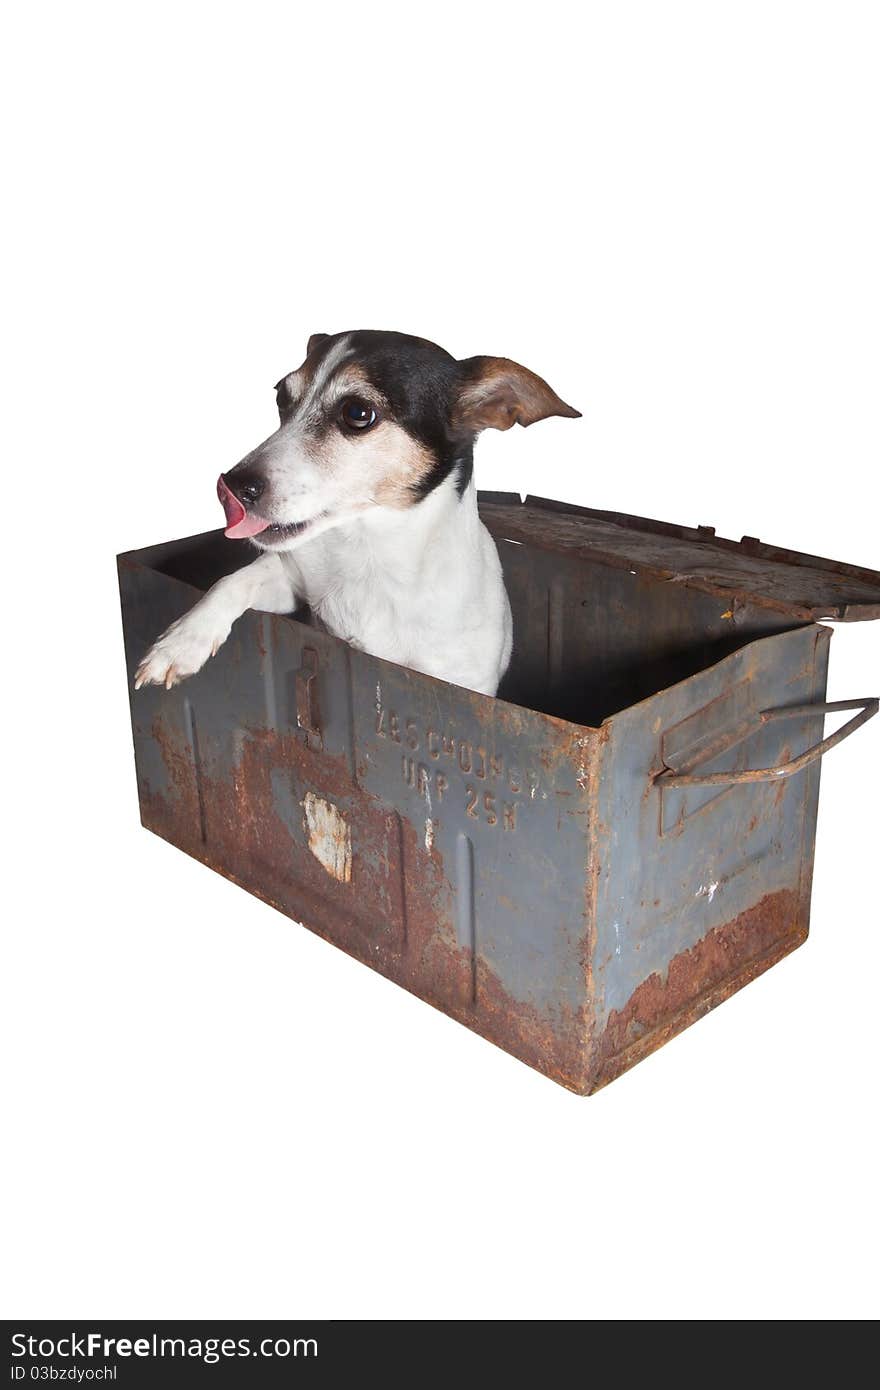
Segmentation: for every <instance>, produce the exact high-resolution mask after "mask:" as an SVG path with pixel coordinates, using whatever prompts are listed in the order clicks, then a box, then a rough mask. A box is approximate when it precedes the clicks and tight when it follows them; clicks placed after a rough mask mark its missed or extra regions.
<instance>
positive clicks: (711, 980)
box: [119, 494, 880, 1094]
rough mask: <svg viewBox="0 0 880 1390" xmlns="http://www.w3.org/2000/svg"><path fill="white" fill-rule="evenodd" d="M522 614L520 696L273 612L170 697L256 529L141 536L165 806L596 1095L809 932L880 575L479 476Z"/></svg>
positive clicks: (147, 787) (147, 725)
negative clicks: (178, 628) (845, 628)
mask: <svg viewBox="0 0 880 1390" xmlns="http://www.w3.org/2000/svg"><path fill="white" fill-rule="evenodd" d="M480 506H481V512H482V515H483V518H484V520H485V522H486V524H487V525H488V527H489V529H490V530H491V531H492V533H493V535H494V536H495V538H496V541H497V544H498V549H499V553H500V555H501V558H502V562H503V565H504V569H505V575H506V580H507V585H508V591H509V593H510V598H511V603H512V606H513V613H514V656H513V661H512V664H511V668H510V671H509V673H508V675H507V677H506V678H505V682H504V685H503V686H502V689H501V691H500V693H499V697H498V698H497V699H490V698H488V697H487V696H484V695H477V694H473V693H471V692H469V691H466V690H463V689H461V688H459V687H457V686H453V685H449V684H447V683H445V682H443V681H438V680H435V679H433V678H431V677H429V676H425V675H421V674H419V673H418V672H415V671H410V670H407V669H404V668H403V667H400V666H396V665H394V664H393V663H390V662H387V661H382V660H379V659H377V658H375V657H372V656H368V655H366V654H365V653H363V652H359V651H355V650H353V649H352V648H351V647H349V646H348V645H347V644H346V643H344V642H342V641H340V640H338V639H337V638H335V637H331V636H328V635H327V634H326V633H324V632H321V631H318V630H315V629H314V628H312V627H310V626H308V625H307V623H306V622H305V621H303V620H302V618H303V615H298V616H297V615H292V616H291V617H279V616H271V615H267V614H260V613H248V614H246V615H245V616H244V617H243V618H242V619H241V620H240V621H239V622H238V623H237V624H236V625H235V627H234V629H233V633H232V636H231V637H230V639H229V641H228V642H227V643H226V645H225V646H224V647H223V648H222V649H221V651H220V652H219V654H218V655H217V657H216V658H215V659H214V660H213V661H211V662H209V664H208V665H207V666H206V667H205V669H204V670H203V671H202V672H200V674H199V675H197V676H196V677H194V678H193V679H191V680H189V681H187V682H185V683H184V684H183V685H182V686H180V687H177V688H175V689H174V690H173V691H171V692H166V691H165V690H162V689H156V688H154V687H153V688H144V689H142V690H140V691H137V692H135V691H134V690H133V689H132V680H133V674H134V669H135V666H136V664H137V661H138V660H139V658H140V657H141V655H142V654H143V651H144V650H145V648H146V647H147V646H148V645H149V643H150V642H151V641H152V640H153V638H154V637H155V636H156V634H157V633H158V632H159V631H160V630H161V629H162V628H164V627H165V626H166V625H167V624H168V623H170V622H171V621H172V619H174V618H176V617H178V616H179V615H180V614H181V613H182V612H184V611H185V610H186V609H187V608H189V607H190V606H191V605H192V603H193V602H194V601H195V600H196V599H197V598H198V597H199V595H200V594H201V593H202V592H203V591H204V590H205V589H206V588H207V587H209V585H210V584H212V583H213V582H214V581H215V580H216V579H218V578H219V577H220V576H221V575H222V574H224V573H228V572H229V571H230V570H231V569H233V568H235V567H236V565H237V564H241V563H244V562H246V561H247V560H248V559H250V558H251V553H250V552H248V551H246V550H245V548H244V547H238V546H234V545H230V543H229V542H227V541H225V540H224V539H223V536H222V533H220V532H215V533H210V534H207V535H203V536H196V537H193V538H191V539H189V540H182V541H174V542H171V543H169V544H166V545H159V546H155V547H152V548H150V549H147V550H140V551H135V552H131V553H129V554H126V555H121V556H120V557H119V577H120V585H121V593H122V610H123V623H124V631H125V645H126V654H127V660H128V675H129V689H130V691H131V716H132V728H133V733H134V747H135V759H136V765H137V779H138V791H139V797H140V808H141V818H142V821H143V824H144V825H145V826H147V827H148V829H150V830H153V831H154V832H155V833H156V834H158V835H161V836H163V837H164V838H165V839H167V840H170V841H171V842H172V843H173V844H175V845H178V846H179V847H180V848H181V849H183V850H186V851H187V853H189V854H191V855H193V856H194V857H195V858H196V859H199V860H201V861H202V862H203V863H205V864H209V865H210V866H211V867H212V868H214V869H217V870H218V871H219V872H220V873H222V874H225V875H226V876H227V877H228V878H231V879H232V880H234V881H235V882H236V883H239V884H241V885H242V886H243V887H245V888H247V889H248V890H249V891H250V892H252V893H255V894H256V895H257V896H258V897H260V898H263V899H265V900H266V901H267V902H270V903H272V904H273V905H274V906H276V907H277V908H279V909H280V910H281V911H282V912H285V913H287V914H288V915H289V916H290V917H293V918H295V919H296V920H297V921H298V922H302V923H303V924H304V925H306V926H308V927H309V928H310V929H311V930H312V931H315V932H317V933H318V934H319V935H321V936H324V937H326V938H327V940H329V941H332V942H333V943H334V944H335V945H337V946H341V947H342V948H343V949H344V950H346V951H348V952H349V953H350V954H351V955H353V956H356V957H357V958H358V959H359V960H361V961H363V962H364V964H366V965H369V966H371V967H372V969H374V970H378V971H380V972H381V973H382V974H383V975H386V976H388V977H389V978H390V979H392V980H395V981H396V982H397V983H398V984H400V985H403V986H404V988H406V989H409V990H411V991H412V992H413V993H415V994H417V995H419V996H420V997H421V998H423V999H425V1000H427V1001H429V1002H430V1003H432V1004H434V1005H436V1006H437V1007H438V1008H440V1009H442V1010H444V1011H445V1012H446V1013H448V1014H451V1015H452V1016H453V1017H454V1018H456V1019H458V1020H459V1021H460V1022H461V1023H464V1024H466V1025H467V1026H468V1027H469V1028H472V1029H473V1030H474V1031H475V1032H478V1033H481V1034H482V1035H483V1036H484V1037H486V1038H489V1039H490V1040H491V1041H492V1042H494V1043H497V1044H498V1045H499V1046H500V1047H503V1048H505V1049H506V1050H507V1051H509V1052H511V1053H513V1054H514V1055H515V1056H516V1057H519V1058H520V1059H521V1060H522V1061H524V1062H527V1063H528V1064H529V1065H530V1066H533V1067H536V1068H537V1069H538V1070H539V1071H542V1072H544V1073H545V1074H546V1075H548V1076H550V1077H552V1078H553V1079H554V1080H556V1081H559V1082H561V1083H562V1084H563V1085H565V1086H567V1087H569V1088H570V1089H572V1090H574V1091H577V1092H580V1093H584V1094H586V1093H589V1092H591V1091H594V1090H595V1089H596V1088H597V1087H599V1086H602V1085H604V1084H605V1083H606V1082H608V1081H610V1080H612V1079H613V1078H614V1077H615V1076H617V1075H619V1073H621V1072H622V1071H624V1070H625V1069H626V1068H628V1067H630V1066H632V1065H633V1063H635V1062H637V1061H638V1060H639V1059H640V1058H642V1057H643V1056H645V1055H646V1054H647V1053H648V1052H650V1051H652V1050H653V1049H654V1048H656V1047H659V1046H660V1045H661V1044H662V1043H663V1042H665V1041H666V1039H667V1038H669V1037H671V1036H673V1035H674V1034H675V1033H677V1032H679V1031H680V1030H681V1029H683V1028H685V1027H686V1026H687V1025H688V1024H690V1023H692V1022H694V1021H695V1020H696V1019H698V1018H700V1017H701V1016H702V1015H703V1014H704V1013H706V1012H707V1011H708V1010H709V1009H711V1008H713V1007H714V1006H715V1005H716V1004H718V1003H720V1002H721V1000H723V999H725V998H726V997H727V996H728V995H729V994H731V993H733V991H734V990H737V989H739V988H740V987H741V986H742V985H744V984H746V983H747V982H748V981H749V980H751V979H753V978H754V977H755V976H756V975H758V974H760V973H761V972H762V971H763V970H766V969H767V967H768V966H770V965H773V964H774V963H775V962H776V961H777V960H779V959H780V957H782V956H784V955H785V954H786V953H787V952H788V951H791V950H793V949H794V947H795V946H798V945H800V943H801V942H802V941H803V940H804V939H805V937H806V935H807V928H808V921H809V906H810V886H811V877H812V869H813V850H814V841H815V829H816V809H817V802H818V795H819V768H820V758H821V755H822V753H824V752H826V751H827V750H828V748H829V747H831V746H833V745H834V744H835V743H837V742H839V741H840V740H841V738H843V737H845V736H846V735H847V734H848V733H851V732H852V731H853V730H854V729H855V728H856V727H857V726H858V725H860V724H862V723H864V722H865V721H866V720H867V719H868V718H870V716H871V715H872V714H873V713H876V711H877V701H876V699H874V700H855V701H849V702H845V706H846V707H847V708H849V707H851V708H852V709H853V710H858V711H859V713H857V714H855V715H854V717H852V718H851V719H850V720H849V722H848V723H847V724H846V725H845V727H844V728H843V729H841V730H840V731H838V733H837V734H835V735H833V736H831V737H830V738H828V739H825V740H824V741H823V720H824V714H825V712H826V711H827V710H828V709H830V708H838V707H840V706H834V707H832V706H828V705H826V704H824V703H823V702H824V700H825V689H826V672H827V664H828V644H829V640H830V638H831V629H830V628H827V627H822V626H821V625H819V622H818V620H819V619H821V618H836V619H843V620H853V619H860V618H876V617H880V574H877V573H874V572H872V571H869V570H865V569H860V568H857V567H855V566H852V565H845V564H838V563H835V562H832V561H828V560H823V559H819V558H817V557H815V556H806V555H799V554H795V553H793V552H790V551H785V550H780V549H777V548H774V547H772V546H767V545H762V544H760V543H759V542H758V541H757V540H754V539H751V538H745V539H744V540H743V541H742V542H738V543H736V542H732V541H725V540H721V539H720V538H717V537H716V536H715V535H714V533H713V531H712V529H711V528H706V527H701V528H698V529H696V530H693V529H689V528H685V527H680V526H671V525H666V524H663V523H660V522H653V521H647V520H644V519H642V518H637V517H629V516H621V515H617V514H612V513H603V512H595V511H588V510H586V509H579V508H575V507H568V506H564V505H562V504H559V503H554V502H547V501H544V500H542V499H536V498H529V499H528V500H527V501H526V502H525V503H521V502H520V499H519V497H518V496H516V495H507V494H483V495H482V496H481V501H480Z"/></svg>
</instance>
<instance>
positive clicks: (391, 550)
mask: <svg viewBox="0 0 880 1390" xmlns="http://www.w3.org/2000/svg"><path fill="white" fill-rule="evenodd" d="M275 391H276V396H277V405H278V415H279V425H278V428H277V430H276V431H275V433H274V434H272V435H270V436H269V438H268V439H266V440H264V442H263V443H262V444H259V445H258V446H257V448H256V449H254V450H253V451H252V452H251V453H249V454H248V455H247V456H246V457H245V458H243V459H242V460H241V462H240V463H238V464H236V466H235V467H234V468H232V469H230V471H229V472H228V473H225V474H223V473H221V475H220V478H219V480H218V483H217V491H218V495H219V498H220V501H221V503H222V504H223V508H224V511H225V513H226V535H227V536H228V537H229V538H230V539H232V540H239V539H247V540H249V541H250V543H251V544H252V545H254V546H255V547H256V548H257V549H258V550H259V551H261V552H262V553H261V554H260V555H259V557H258V558H256V559H254V560H253V561H252V562H251V563H250V564H248V565H246V566H245V567H244V568H242V569H239V570H237V571H236V572H235V573H234V574H230V575H228V576H226V577H225V578H223V579H221V580H219V582H218V583H216V584H215V585H214V586H213V588H211V589H210V590H209V591H208V593H207V594H205V596H204V598H202V599H200V600H199V602H198V603H197V604H196V605H195V607H194V608H192V609H191V610H190V611H189V612H188V613H186V614H184V616H183V617H182V618H179V619H178V620H177V622H175V623H172V625H171V627H169V628H168V630H167V631H166V632H164V633H163V634H162V635H161V637H159V638H158V639H157V641H156V642H155V643H154V645H153V646H152V647H151V648H150V650H149V651H148V652H147V654H146V656H145V657H144V658H143V660H142V661H141V663H140V666H139V667H138V670H137V673H136V677H135V686H136V687H138V688H139V687H140V686H142V685H145V684H149V683H152V684H155V685H164V686H165V687H166V688H168V689H170V688H171V687H172V686H173V685H175V684H176V683H177V682H178V681H180V680H183V679H184V678H185V677H187V676H192V675H194V674H195V673H196V672H197V671H199V670H200V669H201V668H202V666H204V664H205V662H206V661H207V660H208V659H209V658H210V657H211V656H213V655H214V654H215V653H216V652H217V650H218V648H219V647H220V646H222V644H223V643H224V642H225V641H226V638H227V637H228V636H229V632H230V629H231V627H232V624H233V623H234V622H235V620H236V618H239V617H240V616H241V615H242V614H243V613H245V612H246V611H247V610H248V609H249V608H256V609H260V610H262V611H263V612H269V613H290V612H292V611H293V610H294V609H295V608H296V607H298V606H300V605H301V604H303V603H307V604H308V605H309V608H310V609H311V611H312V614H313V615H314V617H315V618H316V619H317V621H318V623H319V624H320V625H321V626H323V627H324V628H325V629H326V630H327V631H328V632H330V633H332V634H334V635H335V636H337V637H341V638H343V639H344V640H345V641H346V642H350V643H351V645H352V646H354V647H358V648H360V649H362V650H363V651H366V652H369V653H371V654H372V655H373V656H379V657H384V658H385V659H386V660H388V661H395V662H398V663H399V664H400V665H403V666H409V667H412V668H413V669H414V670H416V671H423V672H425V673H427V674H428V675H431V676H435V677H438V678H439V679H441V680H444V681H450V682H452V683H453V684H455V685H461V686H465V687H467V688H468V689H470V690H475V691H480V692H482V693H483V694H485V695H494V694H495V693H496V691H497V689H498V683H499V681H500V680H501V678H502V676H503V675H504V672H505V670H506V669H507V665H508V662H509V661H510V655H511V646H512V635H513V634H512V619H511V612H510V603H509V601H508V598H507V592H506V590H505V587H504V580H503V578H502V573H501V563H500V561H499V558H498V552H497V550H496V548H495V543H494V541H493V540H492V537H491V536H490V535H489V532H488V531H487V530H486V528H485V526H484V525H483V524H482V522H481V521H480V518H479V515H478V512H477V493H476V487H475V484H474V479H473V459H474V443H475V440H476V437H477V435H478V434H479V433H480V431H481V430H484V429H498V430H507V429H510V427H511V426H512V425H514V424H520V425H531V424H534V423H535V421H537V420H544V419H546V418H547V417H548V416H552V415H561V416H566V417H568V418H571V419H575V418H578V417H579V415H580V412H579V411H577V410H574V409H573V408H572V407H571V406H569V405H566V404H565V402H564V401H562V400H560V398H559V396H557V395H556V393H555V391H553V390H552V389H551V388H550V387H549V386H548V385H547V383H546V381H543V380H542V379H541V377H539V376H536V375H535V374H534V372H531V371H529V370H528V369H527V368H525V367H521V366H520V365H519V364H518V363H516V362H512V361H510V360H508V359H507V358H504V357H470V358H467V359H465V360H463V361H457V360H456V359H455V358H454V357H452V356H451V355H450V354H449V353H448V352H445V351H444V350H443V349H442V348H440V347H438V346H437V345H436V344H435V343H430V342H428V341H427V340H426V339H424V338H414V337H410V336H409V335H407V334H403V333H390V332H376V331H372V330H369V331H368V330H359V331H356V332H349V333H334V334H327V333H316V334H313V335H312V337H311V338H310V339H309V341H308V346H307V349H306V358H305V361H304V362H303V364H302V366H301V367H299V368H297V370H296V371H294V372H291V373H289V375H287V376H285V377H283V378H282V379H281V381H279V382H278V384H277V386H276V388H275Z"/></svg>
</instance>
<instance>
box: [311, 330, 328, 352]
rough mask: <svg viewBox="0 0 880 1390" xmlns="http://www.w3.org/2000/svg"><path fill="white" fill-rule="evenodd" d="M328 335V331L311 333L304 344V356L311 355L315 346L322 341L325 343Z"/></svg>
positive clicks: (319, 344) (318, 345)
mask: <svg viewBox="0 0 880 1390" xmlns="http://www.w3.org/2000/svg"><path fill="white" fill-rule="evenodd" d="M329 337H330V334H329V333H313V334H312V336H311V338H309V341H308V343H307V344H306V357H309V356H311V354H312V353H313V352H314V351H315V348H317V347H320V346H321V344H322V343H326V341H327V339H328V338H329Z"/></svg>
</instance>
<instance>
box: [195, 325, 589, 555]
mask: <svg viewBox="0 0 880 1390" xmlns="http://www.w3.org/2000/svg"><path fill="white" fill-rule="evenodd" d="M275 390H276V393H277V401H278V414H279V417H280V424H279V426H278V429H277V430H276V431H275V433H274V434H272V435H270V436H269V438H268V439H267V440H265V441H264V442H263V443H262V444H260V445H259V446H258V447H257V448H256V449H254V450H253V451H252V452H251V453H250V454H248V455H247V457H246V458H244V459H242V461H241V463H239V464H237V465H236V466H235V468H233V469H231V470H230V471H229V472H228V473H226V474H225V475H224V474H221V476H220V479H219V481H218V484H217V491H218V494H219V497H220V500H221V502H222V503H223V507H224V510H225V512H226V523H227V527H226V534H227V536H230V537H232V538H234V539H238V538H239V537H245V536H248V537H250V538H252V539H253V541H254V543H255V544H256V545H257V546H259V547H260V548H261V549H273V550H285V549H289V548H291V547H292V546H293V545H295V544H296V543H297V542H298V541H299V539H300V538H301V537H302V538H305V537H306V535H312V534H317V532H318V531H319V530H326V529H327V528H328V527H329V526H334V525H337V524H338V523H339V522H341V521H346V520H349V519H351V518H352V517H355V516H358V515H361V514H363V513H366V512H368V511H369V510H370V509H371V508H375V507H383V508H392V509H397V510H402V509H406V508H408V507H415V506H418V504H419V503H420V502H421V501H422V500H423V499H424V498H425V497H427V496H428V494H429V493H431V492H433V491H434V489H435V488H436V487H438V485H439V484H440V483H442V482H443V481H444V479H446V478H448V477H449V476H450V475H454V477H455V483H456V486H457V488H458V490H459V493H460V494H461V493H463V492H464V490H465V489H466V487H467V485H468V483H469V482H470V478H471V472H472V468H473V444H474V439H475V437H476V435H477V434H478V433H479V432H480V430H483V429H488V428H491V429H499V430H506V429H510V427H511V425H514V424H520V425H531V424H533V423H534V422H535V421H536V420H544V419H546V418H547V416H549V415H566V416H570V417H576V416H577V415H578V414H579V412H578V411H577V410H573V409H572V408H571V406H569V405H566V404H565V402H564V401H562V400H560V399H559V397H558V396H557V395H556V393H555V391H552V390H551V389H550V387H549V386H548V385H547V383H546V381H542V380H541V378H540V377H539V376H536V375H535V374H534V372H530V371H528V370H527V369H526V368H525V367H521V366H519V365H518V363H516V362H511V361H509V360H508V359H507V358H504V357H470V358H467V359H466V360H465V361H461V362H459V361H456V359H455V358H454V357H451V356H450V355H449V353H448V352H444V351H443V349H442V348H440V347H437V346H436V345H435V344H434V343H429V342H427V341H426V340H425V339H424V338H411V337H409V336H407V335H406V334H404V333H380V332H371V331H365V330H360V331H358V332H353V333H335V334H327V333H316V334H314V335H313V336H312V337H311V338H310V339H309V343H308V348H307V350H306V359H305V361H304V362H303V364H302V366H301V367H299V368H298V369H297V370H296V371H295V372H291V373H290V374H289V375H288V376H285V377H283V378H282V380H281V381H279V383H278V385H277V386H276V388H275Z"/></svg>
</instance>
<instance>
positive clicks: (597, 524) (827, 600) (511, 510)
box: [480, 492, 880, 622]
mask: <svg viewBox="0 0 880 1390" xmlns="http://www.w3.org/2000/svg"><path fill="white" fill-rule="evenodd" d="M480 515H481V517H482V518H483V521H484V522H485V523H486V525H487V526H488V528H489V530H490V531H491V532H492V534H493V536H494V537H495V539H496V540H501V539H507V540H512V541H519V542H520V543H527V544H530V545H536V546H539V547H540V548H541V549H542V550H552V551H556V552H558V553H559V554H568V555H575V556H580V557H581V558H583V559H587V560H594V561H596V562H597V563H599V564H605V565H612V566H615V567H617V568H621V569H622V568H627V569H630V570H633V571H635V572H636V573H639V574H645V575H651V576H654V577H655V578H657V579H661V580H664V581H666V582H668V583H675V584H684V585H686V586H687V587H690V588H694V589H700V590H702V591H703V592H704V593H711V594H718V595H720V596H723V597H725V598H728V599H730V600H731V602H732V603H733V602H735V601H736V600H739V601H740V602H749V603H753V604H757V605H759V606H760V607H763V608H770V609H774V610H776V611H777V612H779V613H784V614H786V615H787V616H788V617H792V618H797V619H799V620H801V621H803V622H814V621H816V620H818V619H820V618H833V619H837V620H840V621H842V622H857V621H859V620H860V619H867V618H880V573H878V572H877V571H875V570H869V569H865V568H863V567H862V566H860V565H849V564H846V563H844V562H843V561H839V560H825V559H822V558H821V556H818V555H802V554H800V553H799V552H798V551H796V550H785V549H783V548H782V547H781V546H777V545H768V544H767V543H766V542H764V541H759V540H758V539H757V537H756V536H743V538H742V540H741V541H729V540H725V539H724V538H723V537H722V536H716V535H715V528H714V526H697V527H692V526H675V525H672V524H670V523H669V522H665V521H651V520H648V519H647V518H646V517H642V516H627V515H625V514H624V513H622V512H601V511H593V510H592V509H591V508H589V507H574V506H571V505H569V504H568V503H566V502H553V501H550V500H548V499H547V498H545V497H527V498H526V500H525V502H522V501H521V500H520V496H519V493H516V492H481V493H480Z"/></svg>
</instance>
